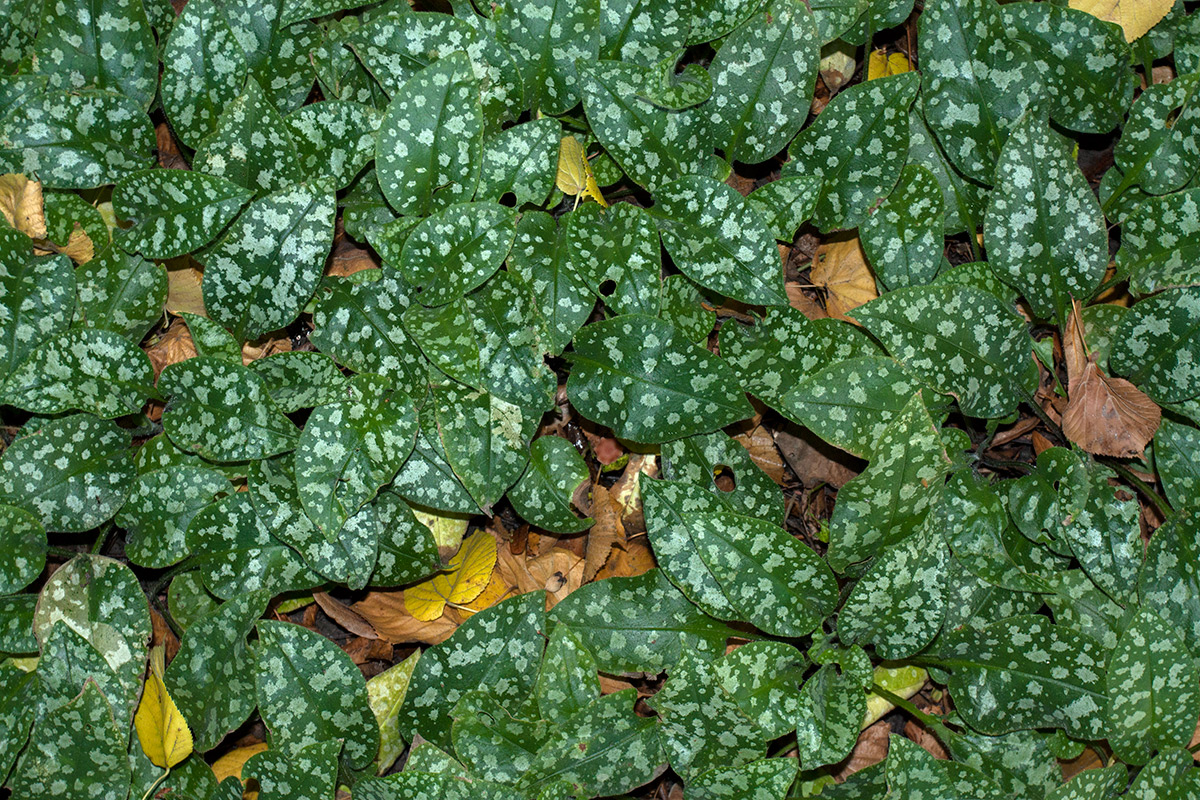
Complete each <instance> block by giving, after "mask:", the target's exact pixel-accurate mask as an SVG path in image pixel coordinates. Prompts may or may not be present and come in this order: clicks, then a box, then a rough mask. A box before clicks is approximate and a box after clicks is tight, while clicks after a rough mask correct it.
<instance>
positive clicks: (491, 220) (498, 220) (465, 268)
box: [399, 202, 517, 306]
mask: <svg viewBox="0 0 1200 800" xmlns="http://www.w3.org/2000/svg"><path fill="white" fill-rule="evenodd" d="M516 221H517V217H516V214H515V213H514V212H513V211H512V210H511V209H509V208H505V207H504V206H502V205H500V204H499V203H493V202H479V203H463V204H459V205H453V206H450V207H448V208H446V209H444V210H443V211H441V212H439V213H437V214H435V215H433V216H431V217H429V218H427V219H425V220H422V221H421V222H420V224H418V225H417V227H416V228H414V229H413V232H412V233H411V234H409V236H408V239H407V240H406V241H405V243H404V251H403V253H402V255H401V259H400V264H399V266H400V267H401V269H402V271H403V273H404V276H405V277H406V278H407V279H408V280H409V281H410V282H411V283H412V285H413V292H414V294H415V297H416V299H417V300H419V301H420V302H421V304H422V305H426V306H440V305H444V304H446V303H449V302H451V301H453V300H456V299H458V298H459V297H461V296H462V295H464V294H466V293H467V292H469V291H471V290H472V289H474V288H475V287H477V286H479V285H480V284H482V283H483V282H484V281H486V280H487V279H488V278H490V277H491V276H492V275H493V274H494V273H495V272H496V270H498V269H499V268H500V265H501V264H502V263H503V262H504V259H505V258H506V257H507V256H508V251H509V249H510V248H511V247H512V243H513V237H514V236H515V225H516Z"/></svg>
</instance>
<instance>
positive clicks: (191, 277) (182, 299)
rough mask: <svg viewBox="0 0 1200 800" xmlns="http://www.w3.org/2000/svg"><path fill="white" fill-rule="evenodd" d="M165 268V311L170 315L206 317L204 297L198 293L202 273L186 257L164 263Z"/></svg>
mask: <svg viewBox="0 0 1200 800" xmlns="http://www.w3.org/2000/svg"><path fill="white" fill-rule="evenodd" d="M166 267H167V311H170V312H171V313H172V314H181V313H183V312H184V311H186V312H188V313H189V314H198V315H200V316H202V317H207V316H208V312H207V311H206V310H205V308H204V295H203V294H202V293H201V291H200V279H201V278H202V277H203V276H204V273H203V272H202V271H201V270H200V269H199V268H197V266H196V263H195V262H194V261H192V260H191V259H190V258H189V257H188V256H183V257H182V258H176V259H172V260H171V261H168V262H166Z"/></svg>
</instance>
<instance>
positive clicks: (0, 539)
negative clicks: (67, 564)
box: [0, 505, 46, 594]
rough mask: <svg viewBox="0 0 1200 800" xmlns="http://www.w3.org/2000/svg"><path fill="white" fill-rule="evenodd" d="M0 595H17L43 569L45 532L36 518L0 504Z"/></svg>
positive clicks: (14, 507) (19, 509)
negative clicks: (15, 593)
mask: <svg viewBox="0 0 1200 800" xmlns="http://www.w3.org/2000/svg"><path fill="white" fill-rule="evenodd" d="M0 531H3V532H2V533H0V594H11V593H13V592H19V591H21V590H22V589H24V588H25V587H26V586H28V585H29V584H31V583H33V581H34V580H36V579H37V576H38V575H40V574H41V573H42V569H43V568H45V566H46V529H45V528H44V527H42V523H41V522H39V521H38V519H37V517H35V516H34V515H33V514H31V513H29V512H28V511H26V510H24V509H22V508H17V507H16V506H11V505H0Z"/></svg>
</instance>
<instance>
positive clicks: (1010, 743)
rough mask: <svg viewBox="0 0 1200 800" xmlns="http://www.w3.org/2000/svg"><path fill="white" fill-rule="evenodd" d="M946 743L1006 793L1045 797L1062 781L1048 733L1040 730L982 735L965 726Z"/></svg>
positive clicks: (961, 758)
mask: <svg viewBox="0 0 1200 800" xmlns="http://www.w3.org/2000/svg"><path fill="white" fill-rule="evenodd" d="M1056 733H1059V734H1061V731H1058V732H1056ZM946 746H947V749H948V750H949V751H950V753H951V755H952V756H953V758H954V760H955V761H961V762H962V763H964V764H966V765H968V766H971V767H974V768H975V769H977V770H979V771H980V772H982V773H983V774H984V775H987V776H988V777H989V778H991V779H992V780H994V781H995V782H996V783H997V784H999V786H1000V788H1001V789H1003V790H1004V792H1005V793H1006V795H1007V796H1011V797H1042V796H1044V795H1046V794H1047V793H1048V792H1050V791H1053V790H1054V789H1055V788H1057V787H1059V786H1061V785H1062V782H1061V781H1062V769H1061V767H1059V765H1058V762H1057V761H1055V758H1054V755H1053V754H1052V753H1051V752H1050V745H1049V737H1047V736H1045V735H1044V734H1042V733H1041V732H1039V731H1013V732H1012V733H1008V734H1004V735H1002V736H983V735H980V734H978V733H975V732H973V731H969V730H965V731H962V732H961V733H959V734H958V735H956V736H951V737H949V740H948V741H947V743H946Z"/></svg>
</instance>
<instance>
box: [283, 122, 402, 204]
mask: <svg viewBox="0 0 1200 800" xmlns="http://www.w3.org/2000/svg"><path fill="white" fill-rule="evenodd" d="M382 116H383V115H382V114H380V112H378V111H376V110H375V109H374V108H372V107H371V106H367V105H363V104H362V103H355V102H353V101H351V100H326V101H323V102H320V103H310V104H309V105H306V106H303V107H301V108H298V109H296V110H295V111H294V112H292V113H291V114H289V115H288V116H287V119H286V122H287V127H288V130H289V131H290V133H291V136H292V142H294V143H295V146H296V151H297V153H298V155H299V163H300V169H301V170H302V172H303V174H304V176H305V178H306V179H307V180H328V181H329V182H330V183H332V184H333V187H334V188H335V189H344V188H346V187H347V186H349V185H350V183H351V182H352V181H353V180H354V178H355V176H356V175H358V174H359V173H360V172H362V169H363V167H365V166H366V165H367V162H368V161H370V160H371V158H372V154H373V152H374V150H375V134H376V131H378V130H379V124H380V122H381V120H382Z"/></svg>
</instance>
